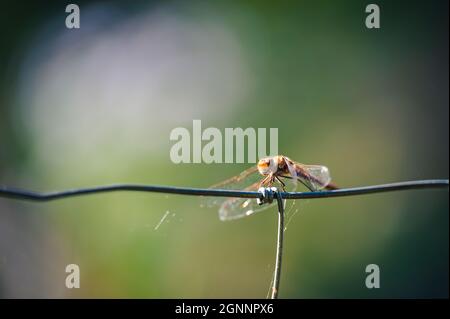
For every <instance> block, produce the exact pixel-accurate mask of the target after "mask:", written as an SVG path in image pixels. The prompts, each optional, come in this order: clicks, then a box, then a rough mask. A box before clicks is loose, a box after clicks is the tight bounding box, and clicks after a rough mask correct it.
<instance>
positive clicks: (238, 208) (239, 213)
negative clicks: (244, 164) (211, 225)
mask: <svg viewBox="0 0 450 319" xmlns="http://www.w3.org/2000/svg"><path fill="white" fill-rule="evenodd" d="M263 178H264V177H263V176H261V175H260V174H259V172H258V168H257V167H256V166H254V167H251V168H249V169H247V170H245V171H243V172H242V173H240V174H239V175H236V176H234V177H231V178H229V179H227V180H225V181H223V182H220V183H218V184H215V185H213V186H211V187H210V188H213V189H233V190H245V191H257V190H258V188H259V184H260V182H261V181H262V180H263ZM203 206H207V207H214V206H219V218H220V220H232V219H237V218H241V217H245V216H249V215H251V214H253V213H255V212H258V211H262V210H264V209H266V208H267V207H268V206H269V205H267V204H265V205H258V203H257V202H256V199H255V198H221V197H205V198H204V201H203Z"/></svg>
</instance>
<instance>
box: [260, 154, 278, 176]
mask: <svg viewBox="0 0 450 319" xmlns="http://www.w3.org/2000/svg"><path fill="white" fill-rule="evenodd" d="M258 171H259V173H260V174H261V175H268V174H270V173H276V171H277V163H275V161H274V159H273V158H272V157H264V158H262V159H260V160H259V162H258Z"/></svg>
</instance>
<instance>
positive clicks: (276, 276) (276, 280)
mask: <svg viewBox="0 0 450 319" xmlns="http://www.w3.org/2000/svg"><path fill="white" fill-rule="evenodd" d="M275 195H276V197H277V203H278V234H277V253H276V260H275V270H274V273H273V286H272V295H271V296H270V298H271V299H277V298H278V291H279V289H280V280H281V261H282V257H283V243H284V205H283V198H282V197H281V193H279V192H276V193H275Z"/></svg>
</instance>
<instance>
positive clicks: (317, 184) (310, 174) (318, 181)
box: [295, 163, 331, 191]
mask: <svg viewBox="0 0 450 319" xmlns="http://www.w3.org/2000/svg"><path fill="white" fill-rule="evenodd" d="M295 168H296V172H297V178H298V179H299V181H301V182H302V183H303V184H304V185H305V186H306V187H308V188H309V189H310V190H312V191H318V190H322V189H324V188H325V187H327V185H328V184H330V182H331V176H330V171H329V170H328V168H327V167H326V166H322V165H304V164H299V163H296V164H295Z"/></svg>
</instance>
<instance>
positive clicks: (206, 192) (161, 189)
mask: <svg viewBox="0 0 450 319" xmlns="http://www.w3.org/2000/svg"><path fill="white" fill-rule="evenodd" d="M448 184H449V181H448V179H433V180H420V181H407V182H399V183H391V184H383V185H374V186H363V187H354V188H344V189H338V190H332V191H318V192H279V191H278V190H276V189H272V188H266V189H260V190H259V191H257V192H248V191H238V190H223V189H204V188H188V187H172V186H153V185H131V184H119V185H110V186H98V187H88V188H78V189H72V190H66V191H60V192H51V193H37V192H32V191H29V190H21V189H14V188H8V187H1V188H0V197H7V198H12V199H18V200H30V201H38V202H43V201H51V200H56V199H63V198H68V197H74V196H81V195H89V194H91V195H92V194H99V193H107V192H116V191H134V192H153V193H166V194H179V195H197V196H219V197H244V198H256V199H258V200H259V201H260V202H261V203H265V202H271V201H272V200H273V199H274V196H275V197H276V199H277V203H278V235H277V250H276V260H275V271H274V277H273V285H272V293H271V298H272V299H276V298H278V291H279V287H280V279H281V261H282V255H283V242H284V238H283V237H284V206H283V199H303V198H310V199H314V198H329V197H342V196H355V195H365V194H373V193H381V192H392V191H400V190H410V189H424V188H448Z"/></svg>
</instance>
